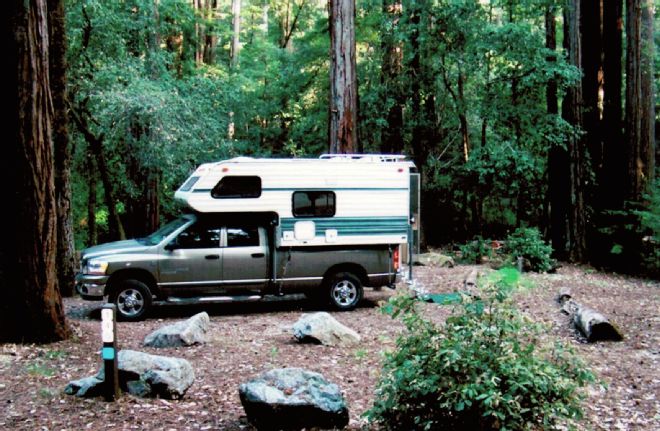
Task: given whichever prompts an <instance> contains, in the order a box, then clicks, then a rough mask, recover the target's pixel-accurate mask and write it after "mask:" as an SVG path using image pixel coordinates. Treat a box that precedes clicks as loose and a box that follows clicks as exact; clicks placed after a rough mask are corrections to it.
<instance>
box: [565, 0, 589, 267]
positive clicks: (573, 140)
mask: <svg viewBox="0 0 660 431" xmlns="http://www.w3.org/2000/svg"><path fill="white" fill-rule="evenodd" d="M580 16H581V13H580V0H569V1H568V3H567V4H566V6H565V7H564V46H565V48H566V51H567V55H568V63H569V64H571V65H573V66H575V67H580V65H581V64H582V54H581V51H582V48H581V41H580V34H579V29H580ZM582 106H583V98H582V86H581V84H580V83H577V84H576V85H574V86H572V87H569V88H568V89H567V90H566V96H565V97H564V101H563V103H562V116H563V117H564V119H565V120H566V122H568V123H569V124H571V125H572V126H573V127H575V128H577V129H578V130H581V129H583V115H582ZM567 149H568V156H569V172H568V178H569V187H570V190H569V195H568V196H569V203H570V207H569V211H568V240H569V259H571V260H572V261H575V262H583V261H585V259H586V257H587V244H586V227H587V208H586V205H585V190H584V188H585V184H586V180H587V169H586V168H587V166H586V152H585V145H584V139H583V138H582V136H581V135H579V134H578V133H575V134H573V135H571V136H570V137H569V138H568V142H567Z"/></svg>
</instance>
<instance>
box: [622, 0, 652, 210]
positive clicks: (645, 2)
mask: <svg viewBox="0 0 660 431" xmlns="http://www.w3.org/2000/svg"><path fill="white" fill-rule="evenodd" d="M651 7H652V5H651V1H650V0H626V40H627V43H626V119H625V128H626V138H625V141H626V150H627V154H626V160H627V163H628V164H627V180H626V196H625V198H626V200H627V201H641V200H642V197H643V194H644V192H645V191H646V190H647V187H648V186H649V184H650V183H651V182H652V180H653V176H654V174H655V172H654V171H653V169H654V162H655V160H654V158H655V142H654V130H653V127H652V125H653V121H654V116H653V117H652V116H651V115H653V114H654V111H655V109H654V105H653V103H654V100H653V96H654V94H653V93H654V91H653V77H652V71H653V65H652V63H653V49H652V48H653V41H652V39H651V38H652V34H653V13H652V11H651V10H650V8H651Z"/></svg>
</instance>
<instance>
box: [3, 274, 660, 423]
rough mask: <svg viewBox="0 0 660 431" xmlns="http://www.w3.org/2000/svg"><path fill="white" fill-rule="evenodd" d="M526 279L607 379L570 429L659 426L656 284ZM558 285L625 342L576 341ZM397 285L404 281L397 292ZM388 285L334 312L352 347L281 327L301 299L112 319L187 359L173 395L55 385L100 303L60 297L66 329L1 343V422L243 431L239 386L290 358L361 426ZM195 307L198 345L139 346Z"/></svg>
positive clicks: (93, 359) (91, 369) (436, 311)
mask: <svg viewBox="0 0 660 431" xmlns="http://www.w3.org/2000/svg"><path fill="white" fill-rule="evenodd" d="M473 268H474V267H473V266H456V267H455V268H436V267H415V274H416V276H417V277H418V279H419V280H420V281H421V282H422V283H423V284H424V285H425V286H426V287H427V288H428V289H429V290H430V291H431V292H451V291H454V290H456V289H459V288H460V287H461V286H462V282H463V279H464V277H465V275H466V274H467V273H468V272H469V271H470V270H472V269H473ZM480 268H481V269H482V270H483V271H487V270H488V269H487V268H486V267H480ZM526 276H527V277H528V278H529V279H531V280H532V281H533V283H534V285H535V287H534V288H532V289H527V290H524V291H522V292H520V293H518V295H519V298H518V299H519V301H518V303H519V307H520V310H521V311H522V312H524V313H526V314H528V315H529V316H530V317H531V318H533V319H535V320H537V321H540V322H545V323H546V324H548V325H549V326H550V328H551V329H550V330H549V332H548V336H550V337H556V338H558V339H561V340H563V341H564V342H565V343H567V344H570V345H572V346H573V347H574V348H575V350H577V352H579V354H580V356H582V357H583V358H584V359H585V360H586V361H587V362H588V363H589V364H591V367H592V370H593V371H594V372H595V373H596V375H597V376H598V378H599V379H600V380H601V382H604V383H605V384H606V385H605V386H601V385H593V386H592V387H590V388H588V390H587V400H586V402H585V404H584V413H585V418H584V419H583V420H582V421H581V422H580V423H579V428H580V429H593V430H601V429H603V430H610V429H614V430H633V429H635V430H637V429H640V430H642V429H643V430H658V429H660V373H659V372H658V370H660V283H658V282H654V281H650V280H645V279H639V278H631V277H627V276H621V275H616V274H606V273H601V272H597V271H594V270H593V269H591V268H588V267H578V266H569V265H567V266H564V267H562V268H560V269H559V271H558V272H557V273H556V274H526ZM562 287H569V288H570V289H571V291H572V293H573V296H574V298H575V299H576V300H577V301H578V302H581V303H583V304H585V305H589V306H591V307H592V308H595V309H596V310H599V311H600V312H602V313H603V314H605V315H607V316H609V317H610V318H611V319H612V320H613V321H614V322H616V324H617V325H618V326H619V328H620V329H621V330H622V332H623V333H624V334H625V340H624V341H622V342H599V343H595V344H585V343H584V342H583V341H580V338H579V337H578V336H576V333H575V331H574V330H573V329H572V328H571V326H570V325H569V323H568V318H567V317H566V316H565V315H563V314H561V313H560V311H559V307H558V306H557V304H556V303H555V301H554V299H555V296H556V295H557V293H558V291H559V289H560V288H562ZM403 289H406V287H405V285H403V284H402V285H401V286H400V287H399V288H398V289H397V291H401V290H403ZM397 291H391V290H389V289H383V290H381V291H377V292H375V291H371V290H368V291H367V292H366V294H365V297H366V300H365V301H363V304H362V306H361V307H359V308H358V309H357V310H355V311H353V312H348V313H333V315H334V317H335V318H337V319H338V320H339V321H340V322H342V323H344V324H345V325H347V326H349V327H352V328H354V329H355V330H357V332H358V333H359V334H360V335H361V337H362V342H361V344H360V345H359V346H357V347H353V348H341V347H325V346H321V345H311V344H298V343H296V342H295V341H294V339H293V337H292V335H291V331H290V327H291V325H293V323H295V322H296V321H297V319H298V318H299V317H300V315H301V313H303V312H309V311H313V310H314V308H312V307H311V306H310V305H308V303H307V302H306V301H305V300H303V299H300V298H292V299H291V298H289V299H279V300H274V301H264V302H260V303H251V304H241V305H232V304H223V305H217V306H208V305H206V306H205V307H204V308H201V307H196V306H175V307H174V306H172V307H161V308H159V309H157V310H154V312H153V313H152V314H151V316H150V317H149V318H148V319H147V320H145V321H143V322H139V323H119V324H118V328H117V332H118V339H119V340H120V347H121V348H125V349H133V350H141V351H145V352H149V353H153V354H161V355H169V356H177V357H182V358H186V359H187V360H189V361H190V362H191V363H192V365H193V367H194V369H195V375H196V377H195V383H194V384H193V385H192V387H191V388H190V389H189V390H188V392H187V393H186V395H185V397H184V398H183V399H182V400H177V401H171V400H162V399H140V398H135V397H132V396H129V395H123V396H122V397H121V398H120V399H119V400H118V401H117V402H113V403H108V402H105V401H103V400H102V399H101V398H96V399H80V398H76V397H73V396H68V395H65V394H64V393H63V388H64V386H65V385H66V384H67V382H69V381H70V380H74V379H79V378H81V377H86V376H90V375H93V374H95V373H96V372H97V371H98V369H99V368H100V366H101V360H100V353H99V352H100V347H101V340H100V326H101V325H100V312H99V307H100V305H101V304H100V303H98V302H87V301H82V300H81V299H79V298H67V299H65V306H66V311H67V315H68V319H69V323H70V324H71V326H72V327H73V329H74V332H75V333H76V336H74V337H73V338H71V339H70V340H67V341H63V342H58V343H53V344H50V345H43V346H35V345H15V344H4V345H0V429H13V430H46V429H47V430H64V429H67V430H84V429H90V430H97V429H127V430H129V429H158V430H170V429H173V430H182V429H219V430H251V429H252V428H251V427H250V426H249V425H248V424H247V421H246V419H245V417H244V411H243V408H242V406H241V403H240V400H239V396H238V386H239V384H240V383H241V382H244V381H246V380H248V379H250V378H252V377H254V376H255V375H257V374H259V373H260V372H262V371H266V370H269V369H272V368H277V367H292V366H296V367H303V368H307V369H310V370H313V371H317V372H320V373H322V374H323V375H324V376H325V377H326V378H327V379H328V380H330V381H331V382H334V383H337V384H338V385H339V386H340V387H341V388H342V391H343V393H344V395H345V398H346V400H347V402H348V406H349V410H350V424H349V429H354V430H355V429H368V428H369V425H368V424H367V423H366V422H365V420H364V419H363V417H362V414H363V413H364V411H365V410H367V409H368V408H369V407H370V406H371V404H372V401H373V397H374V388H375V385H376V382H377V379H378V376H379V370H380V362H381V359H382V355H381V352H382V351H384V350H388V349H392V348H393V347H394V345H395V340H396V338H397V336H398V335H399V334H400V333H401V332H402V325H401V324H400V323H399V322H398V321H393V320H392V319H391V318H390V317H388V316H386V315H384V314H383V313H381V312H380V310H379V303H380V302H381V301H385V300H387V299H388V298H389V297H390V296H392V295H394V294H396V292H397ZM285 298H286V297H285ZM201 310H206V311H207V312H208V313H209V315H210V316H211V325H210V329H209V333H208V335H209V342H208V343H207V344H204V345H198V346H194V347H188V348H174V349H153V348H144V347H142V340H143V339H144V337H145V336H146V335H147V334H148V333H150V332H151V331H153V330H154V329H156V328H158V327H161V326H163V325H164V324H166V323H171V322H174V321H177V320H181V319H184V318H187V317H189V316H191V315H193V314H195V313H197V312H199V311H201ZM425 312H427V313H429V314H432V315H433V317H434V320H435V319H436V318H437V319H444V318H445V317H446V316H448V315H449V313H450V312H451V307H449V306H439V305H435V304H426V305H425Z"/></svg>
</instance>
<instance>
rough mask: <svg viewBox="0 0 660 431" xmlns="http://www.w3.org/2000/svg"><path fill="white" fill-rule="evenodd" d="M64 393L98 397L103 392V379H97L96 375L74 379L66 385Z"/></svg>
mask: <svg viewBox="0 0 660 431" xmlns="http://www.w3.org/2000/svg"><path fill="white" fill-rule="evenodd" d="M64 393H65V394H67V395H75V396H77V397H86V398H92V397H98V396H100V395H102V394H103V380H100V379H98V378H97V377H96V376H91V377H85V378H82V379H79V380H74V381H72V382H69V384H68V385H66V387H65V388H64Z"/></svg>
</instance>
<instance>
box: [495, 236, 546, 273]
mask: <svg viewBox="0 0 660 431" xmlns="http://www.w3.org/2000/svg"><path fill="white" fill-rule="evenodd" d="M504 252H505V253H507V254H508V255H510V259H511V261H512V262H515V260H516V259H517V258H518V257H522V258H523V259H525V260H526V261H527V262H529V269H530V270H531V271H536V272H547V271H550V270H551V269H552V268H553V267H554V261H553V259H552V257H551V256H552V247H551V246H550V245H548V244H546V243H545V241H543V238H541V232H539V230H538V229H536V228H518V229H516V230H515V232H513V233H512V234H511V235H509V236H508V237H507V238H506V242H505V245H504Z"/></svg>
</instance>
